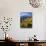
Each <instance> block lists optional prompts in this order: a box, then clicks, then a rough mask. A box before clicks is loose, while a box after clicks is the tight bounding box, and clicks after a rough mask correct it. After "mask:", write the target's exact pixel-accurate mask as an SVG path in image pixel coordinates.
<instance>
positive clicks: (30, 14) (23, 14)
mask: <svg viewBox="0 0 46 46" xmlns="http://www.w3.org/2000/svg"><path fill="white" fill-rule="evenodd" d="M20 16H32V12H21V13H20Z"/></svg>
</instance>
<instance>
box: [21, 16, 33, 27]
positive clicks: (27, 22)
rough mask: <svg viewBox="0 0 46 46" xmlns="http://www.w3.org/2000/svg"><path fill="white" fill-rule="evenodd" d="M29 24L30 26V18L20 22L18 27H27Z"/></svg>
mask: <svg viewBox="0 0 46 46" xmlns="http://www.w3.org/2000/svg"><path fill="white" fill-rule="evenodd" d="M29 24H31V25H32V17H28V18H26V19H25V20H22V22H21V24H20V25H21V27H28V25H29Z"/></svg>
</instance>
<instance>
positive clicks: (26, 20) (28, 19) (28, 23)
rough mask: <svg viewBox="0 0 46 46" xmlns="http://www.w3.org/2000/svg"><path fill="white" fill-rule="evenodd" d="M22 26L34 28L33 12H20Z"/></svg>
mask: <svg viewBox="0 0 46 46" xmlns="http://www.w3.org/2000/svg"><path fill="white" fill-rule="evenodd" d="M20 27H21V28H32V12H21V13H20Z"/></svg>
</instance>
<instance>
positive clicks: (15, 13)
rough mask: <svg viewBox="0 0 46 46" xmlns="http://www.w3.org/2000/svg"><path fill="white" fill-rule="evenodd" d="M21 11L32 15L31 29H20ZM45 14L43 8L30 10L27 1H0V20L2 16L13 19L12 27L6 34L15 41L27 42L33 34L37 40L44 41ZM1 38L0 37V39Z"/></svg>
mask: <svg viewBox="0 0 46 46" xmlns="http://www.w3.org/2000/svg"><path fill="white" fill-rule="evenodd" d="M22 11H30V12H32V13H33V27H32V28H31V29H21V28H20V12H22ZM45 12H46V9H45V8H41V7H40V8H32V7H31V6H30V4H29V1H28V0H0V18H1V17H4V16H6V17H12V18H13V22H12V26H11V29H10V31H8V33H9V34H10V37H13V38H14V39H15V38H16V39H17V40H28V39H29V37H32V36H33V35H34V34H36V35H37V39H39V40H44V39H45V34H46V33H45V15H46V13H45ZM1 33H2V31H1ZM1 33H0V34H1ZM44 33H45V34H44ZM3 34H4V33H3ZM1 35H2V34H1ZM2 38H3V37H2V36H0V39H2ZM3 39H4V38H3Z"/></svg>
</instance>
